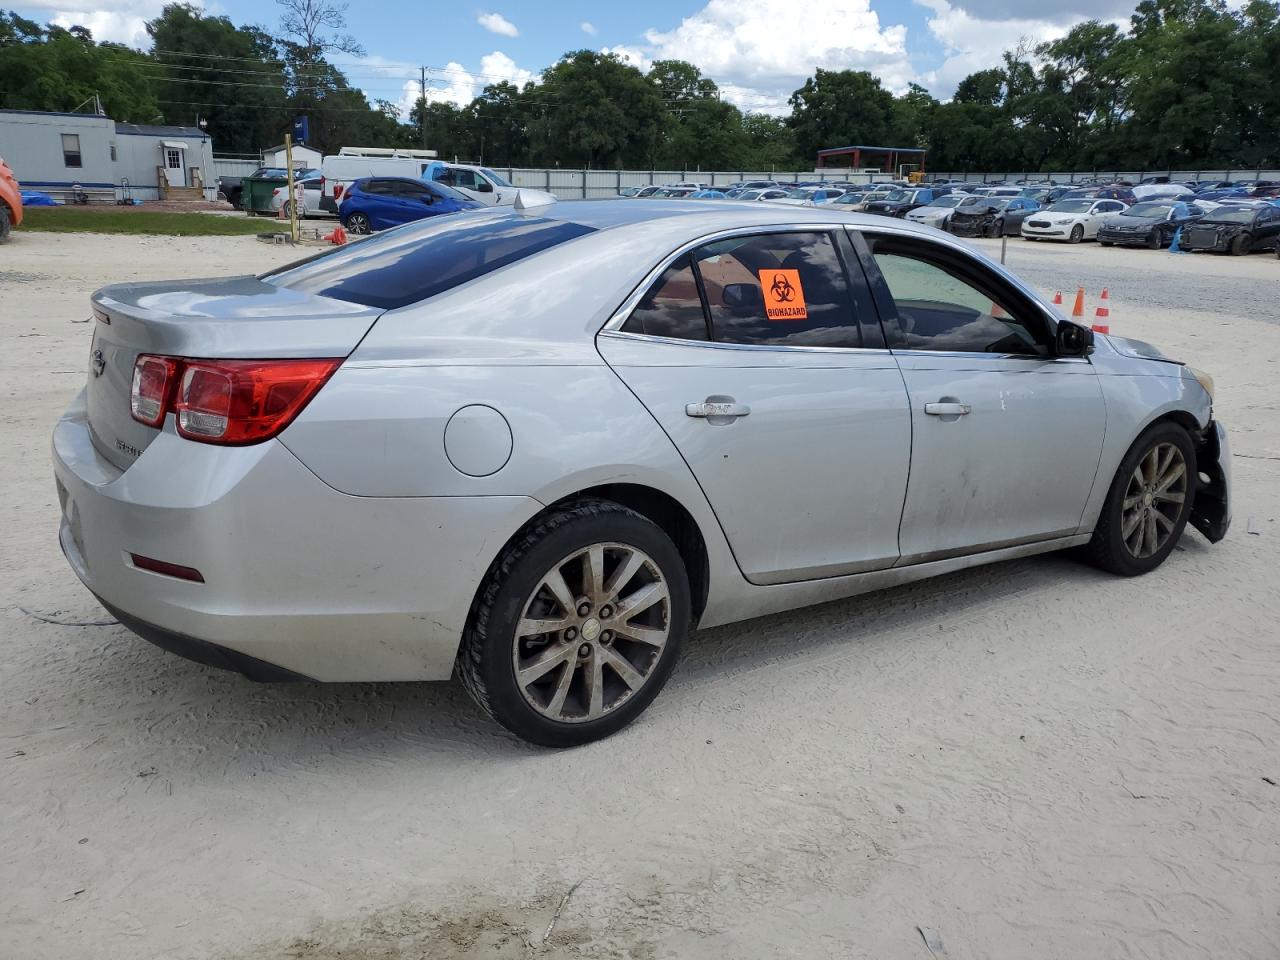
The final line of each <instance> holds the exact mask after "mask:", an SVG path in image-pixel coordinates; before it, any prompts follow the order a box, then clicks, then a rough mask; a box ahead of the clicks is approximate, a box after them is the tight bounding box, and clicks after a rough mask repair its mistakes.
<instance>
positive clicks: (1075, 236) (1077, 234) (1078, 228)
mask: <svg viewBox="0 0 1280 960" xmlns="http://www.w3.org/2000/svg"><path fill="white" fill-rule="evenodd" d="M1083 239H1084V225H1083V224H1079V223H1077V224H1076V225H1075V226H1074V227H1072V228H1071V236H1070V237H1068V238H1067V240H1068V241H1069V242H1071V243H1079V242H1080V241H1081V240H1083Z"/></svg>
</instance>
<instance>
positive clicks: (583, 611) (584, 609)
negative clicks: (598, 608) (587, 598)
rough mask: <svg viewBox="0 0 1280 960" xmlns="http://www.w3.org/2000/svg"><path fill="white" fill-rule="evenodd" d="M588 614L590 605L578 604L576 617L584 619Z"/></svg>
mask: <svg viewBox="0 0 1280 960" xmlns="http://www.w3.org/2000/svg"><path fill="white" fill-rule="evenodd" d="M590 612H591V604H589V603H585V602H584V603H580V604H578V616H580V617H585V616H586V615H587V614H588V613H590Z"/></svg>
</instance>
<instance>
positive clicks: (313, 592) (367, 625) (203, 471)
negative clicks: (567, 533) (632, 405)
mask: <svg viewBox="0 0 1280 960" xmlns="http://www.w3.org/2000/svg"><path fill="white" fill-rule="evenodd" d="M53 461H54V473H55V476H56V479H57V484H58V495H59V499H60V500H61V502H62V522H61V528H60V531H59V540H60V542H61V545H62V548H63V552H64V553H65V554H66V556H67V560H68V562H69V563H70V564H71V567H72V568H73V569H74V570H75V572H76V574H77V575H78V576H79V577H80V579H81V580H82V581H83V582H84V584H85V586H87V587H88V588H89V590H91V591H92V592H93V593H94V594H95V595H97V596H98V597H99V598H100V599H101V600H102V601H103V603H104V604H105V605H107V606H108V607H109V608H110V609H112V610H113V612H115V613H116V614H117V616H118V617H119V618H120V620H121V622H123V623H124V624H125V625H126V626H129V627H130V628H131V629H133V630H135V632H137V633H139V634H140V635H142V636H144V637H146V638H147V639H149V640H152V641H153V642H156V643H159V645H161V646H163V647H165V648H166V649H172V650H175V652H179V653H182V654H183V655H184V656H189V657H191V658H192V659H195V660H199V661H201V662H204V663H212V664H213V665H215V666H226V667H231V668H232V669H237V670H240V671H241V672H243V673H246V674H248V675H250V676H254V675H258V676H260V677H263V678H268V677H270V678H279V677H281V676H294V675H296V676H298V677H305V678H314V679H316V680H331V681H357V680H360V681H363V680H442V679H447V678H448V677H449V675H450V673H451V672H452V669H453V661H454V657H455V654H456V651H457V646H458V641H459V638H460V636H461V633H462V630H463V627H464V626H465V623H466V618H467V614H468V612H469V609H470V604H471V598H472V597H473V596H474V594H475V590H476V588H477V586H478V584H479V583H480V580H481V579H482V578H483V576H484V572H485V569H486V568H487V566H488V564H489V562H490V560H491V559H492V557H493V554H495V553H496V552H497V550H498V549H499V547H500V545H501V544H502V543H504V542H505V541H506V540H507V538H509V537H510V536H511V534H512V533H514V532H515V530H517V529H519V527H520V526H521V525H522V524H523V523H524V522H525V521H526V520H527V519H528V518H529V517H531V516H533V514H534V513H536V512H537V510H539V509H541V507H540V505H539V504H538V503H537V502H536V501H534V500H532V499H530V498H526V497H398V498H396V497H386V498H384V497H355V496H350V495H347V494H343V493H339V492H338V491H336V490H334V489H333V488H332V487H329V486H328V485H326V484H325V483H324V482H322V481H321V480H320V479H319V478H317V477H316V476H315V474H313V473H312V472H311V471H310V470H308V469H307V468H306V467H305V466H304V465H303V464H302V463H301V461H299V460H298V459H297V458H296V457H295V456H294V455H293V454H292V453H290V452H289V450H288V449H286V448H285V447H284V446H283V445H282V444H281V443H279V442H278V441H275V440H272V441H268V442H266V443H261V444H257V445H254V446H248V447H217V446H212V445H209V444H200V443H192V442H190V441H187V440H183V439H181V438H180V437H178V436H176V435H175V434H174V433H173V432H172V428H171V427H169V428H167V429H166V431H165V432H164V433H162V434H161V435H160V436H158V437H157V438H156V439H155V440H154V441H153V442H152V443H151V445H150V446H148V447H147V449H146V450H145V451H144V452H143V454H142V456H141V457H139V458H138V460H137V461H136V462H135V463H134V464H133V465H132V466H131V467H130V468H129V469H128V470H127V471H125V472H121V471H120V470H118V469H117V468H116V467H114V466H112V465H111V464H110V463H108V462H107V461H106V460H104V459H103V458H102V457H101V456H100V455H99V454H98V453H97V451H96V450H95V449H94V447H93V445H92V443H91V441H90V438H89V429H88V425H87V423H86V420H85V410H84V401H83V394H82V395H81V396H80V397H78V398H77V400H76V401H75V402H74V403H73V404H72V406H71V408H70V409H69V410H68V411H67V412H66V414H64V416H63V418H62V419H61V420H60V421H59V422H58V425H57V427H56V428H55V430H54V436H53ZM131 554H139V555H142V556H145V557H151V558H154V559H157V560H162V561H166V562H169V563H174V564H180V565H182V566H187V567H193V568H195V569H196V570H199V571H200V573H201V574H202V575H203V577H204V582H203V583H195V582H191V581H189V580H182V579H178V578H176V577H172V576H166V575H163V574H159V573H153V572H150V571H148V570H142V569H139V568H138V567H136V566H134V564H133V561H132V559H131V556H130V555H131Z"/></svg>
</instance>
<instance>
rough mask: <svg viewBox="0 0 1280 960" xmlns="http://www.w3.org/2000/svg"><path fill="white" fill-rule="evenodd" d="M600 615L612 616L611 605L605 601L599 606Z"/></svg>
mask: <svg viewBox="0 0 1280 960" xmlns="http://www.w3.org/2000/svg"><path fill="white" fill-rule="evenodd" d="M600 616H602V617H612V616H613V607H611V606H609V605H608V604H607V603H606V604H605V605H604V606H603V607H601V608H600Z"/></svg>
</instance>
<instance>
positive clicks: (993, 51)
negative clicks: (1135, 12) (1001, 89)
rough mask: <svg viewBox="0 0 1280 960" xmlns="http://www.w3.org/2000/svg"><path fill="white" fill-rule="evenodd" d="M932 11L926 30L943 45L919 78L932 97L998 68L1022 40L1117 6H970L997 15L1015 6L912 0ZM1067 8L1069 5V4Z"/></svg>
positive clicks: (1086, 2) (1058, 31)
mask: <svg viewBox="0 0 1280 960" xmlns="http://www.w3.org/2000/svg"><path fill="white" fill-rule="evenodd" d="M916 2H917V3H918V4H920V5H921V6H924V7H928V8H929V9H930V10H932V11H933V16H931V17H930V18H929V21H928V25H929V32H930V33H931V34H933V36H934V38H935V39H936V40H937V41H938V43H940V44H941V45H942V48H943V51H944V59H943V61H942V63H941V64H940V65H938V66H937V67H936V68H935V69H933V70H930V71H928V72H927V73H925V74H924V75H923V76H922V77H921V78H920V81H919V82H920V83H922V84H923V85H924V86H926V87H928V88H929V90H930V91H931V92H932V93H933V95H934V96H936V97H939V98H941V99H946V98H947V97H950V96H951V95H952V94H953V93H954V92H955V89H956V85H957V84H958V83H959V82H960V81H961V80H963V79H964V78H965V77H967V76H968V75H969V74H971V73H976V72H977V71H979V70H987V69H990V68H991V67H998V66H1001V63H1002V62H1001V59H1000V57H1001V54H1003V53H1004V51H1006V50H1011V49H1013V48H1014V47H1016V46H1017V45H1018V44H1019V43H1021V42H1024V41H1025V42H1026V43H1027V44H1028V45H1029V46H1032V47H1034V46H1035V45H1036V44H1039V43H1043V42H1044V41H1046V40H1052V39H1054V38H1055V37H1060V36H1062V35H1063V34H1065V33H1066V32H1067V31H1068V30H1070V29H1071V27H1072V26H1074V25H1075V24H1077V23H1080V22H1082V21H1084V20H1088V19H1091V16H1092V14H1093V13H1094V12H1095V11H1100V10H1103V9H1111V8H1114V7H1115V6H1116V4H1115V3H1111V2H1110V0H1075V4H1074V5H1075V6H1076V7H1077V8H1081V9H1080V11H1079V12H1073V11H1071V10H1070V9H1059V10H1057V11H1045V13H1044V15H1043V16H1032V17H1026V16H1023V17H1015V18H1012V19H1008V18H992V19H986V18H983V17H979V16H975V15H974V14H973V13H971V12H970V10H971V9H973V8H977V9H978V10H984V11H986V10H989V11H991V12H993V13H995V14H998V13H999V12H1000V11H1001V10H1002V9H1003V8H1004V7H1006V6H1011V5H1012V6H1017V4H1016V3H1012V0H962V2H960V3H957V4H952V3H951V2H949V0H916ZM1068 6H1069V5H1068Z"/></svg>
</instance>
